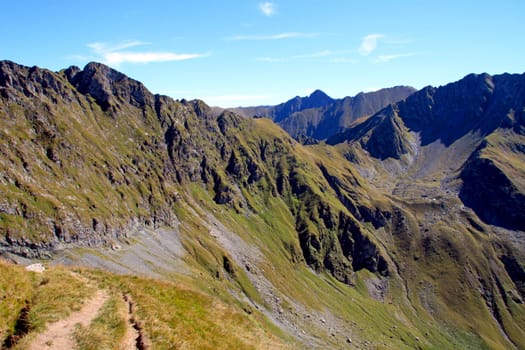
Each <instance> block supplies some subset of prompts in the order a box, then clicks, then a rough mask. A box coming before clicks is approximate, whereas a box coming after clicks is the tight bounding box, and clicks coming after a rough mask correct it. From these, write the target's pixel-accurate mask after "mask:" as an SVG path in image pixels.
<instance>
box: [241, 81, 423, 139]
mask: <svg viewBox="0 0 525 350" xmlns="http://www.w3.org/2000/svg"><path fill="white" fill-rule="evenodd" d="M415 91H416V90H415V89H414V88H412V87H408V86H396V87H392V88H388V89H381V90H378V91H375V92H368V93H359V94H358V95H356V96H355V97H345V98H343V99H332V98H330V97H328V96H327V95H326V94H325V93H324V92H322V91H320V90H316V91H314V92H313V93H312V94H311V95H310V96H308V97H299V96H297V97H295V98H293V99H291V100H289V101H287V102H285V103H282V104H280V105H277V106H272V107H246V108H236V109H234V111H236V112H238V113H240V114H242V115H244V116H246V117H253V116H265V117H268V118H270V119H272V120H273V121H274V122H276V123H277V124H278V125H279V126H281V127H282V128H283V129H284V130H286V131H287V132H288V133H289V134H290V135H292V137H294V138H297V139H306V140H308V139H309V138H313V139H316V140H323V139H326V138H328V137H330V136H332V135H334V134H336V133H338V132H340V131H341V130H343V129H344V128H345V127H348V126H350V125H351V124H352V123H353V122H354V121H355V120H358V119H360V118H362V117H365V116H369V115H372V114H374V113H375V112H377V111H379V110H380V109H382V108H384V107H386V106H388V105H389V104H391V103H395V102H397V101H400V100H403V99H405V98H406V97H408V96H409V95H410V94H412V93H413V92H415Z"/></svg>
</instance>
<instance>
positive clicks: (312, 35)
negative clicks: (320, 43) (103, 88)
mask: <svg viewBox="0 0 525 350" xmlns="http://www.w3.org/2000/svg"><path fill="white" fill-rule="evenodd" d="M318 36H319V33H301V32H285V33H278V34H271V35H236V36H232V37H230V38H227V39H229V40H283V39H308V38H315V37H318Z"/></svg>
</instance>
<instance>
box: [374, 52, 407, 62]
mask: <svg viewBox="0 0 525 350" xmlns="http://www.w3.org/2000/svg"><path fill="white" fill-rule="evenodd" d="M414 55H415V54H414V53H399V54H394V55H380V56H377V58H376V59H375V60H374V63H386V62H390V61H393V60H397V59H398V58H403V57H410V56H414Z"/></svg>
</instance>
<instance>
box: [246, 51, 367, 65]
mask: <svg viewBox="0 0 525 350" xmlns="http://www.w3.org/2000/svg"><path fill="white" fill-rule="evenodd" d="M349 52H350V51H343V50H340V51H332V50H322V51H316V52H312V53H306V54H301V55H293V56H287V57H268V56H266V57H257V58H256V60H257V61H259V62H269V63H276V62H290V61H296V60H316V61H325V62H329V63H356V62H357V61H356V60H354V59H353V58H351V57H346V56H345V55H347V54H348V53H349Z"/></svg>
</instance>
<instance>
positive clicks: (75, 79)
mask: <svg viewBox="0 0 525 350" xmlns="http://www.w3.org/2000/svg"><path fill="white" fill-rule="evenodd" d="M68 72H69V74H68V73H66V75H67V76H68V78H69V79H70V82H71V84H73V85H74V86H75V87H76V88H77V89H78V90H79V91H80V92H81V93H87V94H89V95H91V96H92V97H93V98H94V99H95V100H96V101H97V103H98V104H99V105H100V106H101V107H102V109H103V110H107V109H108V108H109V107H111V106H112V105H115V104H116V103H118V100H122V102H129V103H130V104H132V105H133V106H135V107H138V108H144V106H145V105H147V104H149V105H152V104H153V103H154V96H153V94H152V93H151V92H149V91H148V90H147V89H146V87H145V86H144V85H142V83H140V82H138V81H136V80H134V79H131V78H128V77H127V76H125V75H124V74H122V73H120V72H118V71H116V70H114V69H113V68H111V67H108V66H106V65H104V64H101V63H96V62H90V63H88V64H87V65H86V66H85V67H84V69H83V70H82V71H76V69H74V68H73V69H70V70H68Z"/></svg>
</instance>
